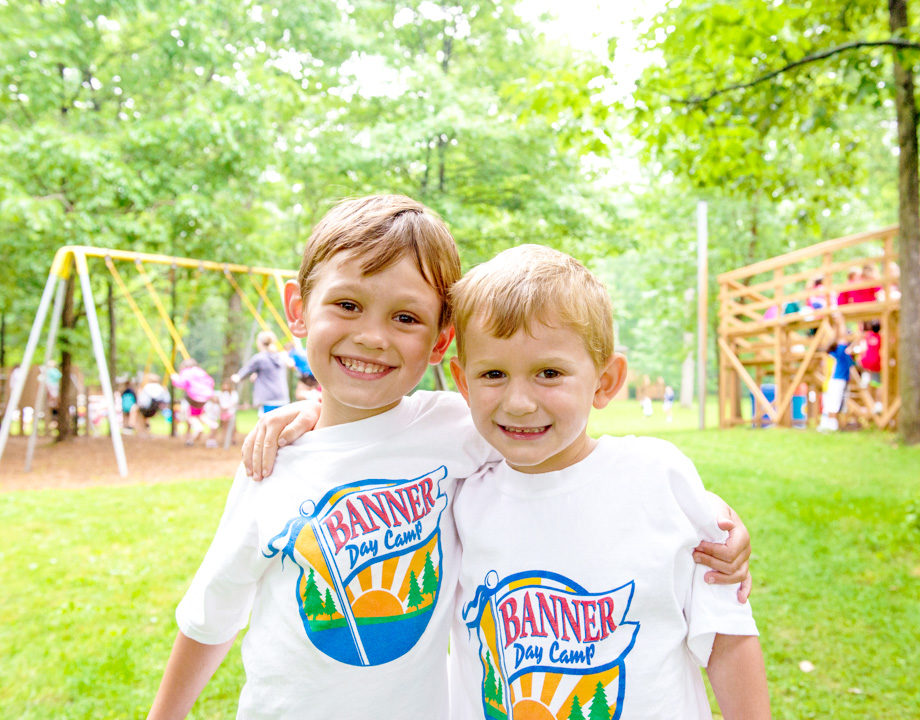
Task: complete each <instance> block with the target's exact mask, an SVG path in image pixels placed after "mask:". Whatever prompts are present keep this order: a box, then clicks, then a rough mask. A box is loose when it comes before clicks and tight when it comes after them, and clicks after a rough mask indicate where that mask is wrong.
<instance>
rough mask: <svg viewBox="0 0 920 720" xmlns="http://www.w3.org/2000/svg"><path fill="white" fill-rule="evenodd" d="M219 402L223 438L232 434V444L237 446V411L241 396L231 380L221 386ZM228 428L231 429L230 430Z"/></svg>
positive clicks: (225, 381) (218, 396) (218, 395)
mask: <svg viewBox="0 0 920 720" xmlns="http://www.w3.org/2000/svg"><path fill="white" fill-rule="evenodd" d="M217 402H218V404H219V405H220V429H221V436H222V437H225V436H226V435H225V434H226V433H227V432H229V433H230V444H231V445H235V444H236V409H237V407H238V406H239V404H240V395H239V393H238V392H237V391H236V389H235V388H234V387H233V384H232V383H231V382H230V381H229V380H224V381H223V382H222V383H221V384H220V391H219V392H218V393H217ZM228 428H230V429H229V430H228Z"/></svg>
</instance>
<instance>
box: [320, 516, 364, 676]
mask: <svg viewBox="0 0 920 720" xmlns="http://www.w3.org/2000/svg"><path fill="white" fill-rule="evenodd" d="M310 504H311V505H312V503H310ZM304 509H305V510H306V509H307V508H304ZM309 512H310V527H312V528H313V534H314V536H315V537H316V541H317V544H318V545H319V549H320V552H322V554H323V559H324V560H325V561H326V567H328V568H329V576H330V577H331V578H332V585H333V587H334V588H335V594H336V596H337V597H338V599H339V608H340V609H341V611H342V615H344V616H345V622H347V623H348V629H349V630H350V631H351V639H352V641H353V642H354V644H355V649H356V650H357V651H358V657H359V658H360V659H361V664H362V665H364V666H368V665H370V664H371V663H370V660H368V658H367V652H366V651H365V650H364V645H363V644H362V643H361V636H360V635H359V634H358V623H357V621H356V620H355V616H354V613H353V612H352V611H351V603H349V602H348V594H347V593H346V592H345V585H344V584H343V583H342V577H341V576H340V575H339V567H338V565H337V564H336V562H335V556H334V554H333V552H332V548H331V547H329V539H328V538H327V537H326V535H325V534H324V533H323V529H322V527H321V526H320V523H319V518H317V517H315V516H313V508H309Z"/></svg>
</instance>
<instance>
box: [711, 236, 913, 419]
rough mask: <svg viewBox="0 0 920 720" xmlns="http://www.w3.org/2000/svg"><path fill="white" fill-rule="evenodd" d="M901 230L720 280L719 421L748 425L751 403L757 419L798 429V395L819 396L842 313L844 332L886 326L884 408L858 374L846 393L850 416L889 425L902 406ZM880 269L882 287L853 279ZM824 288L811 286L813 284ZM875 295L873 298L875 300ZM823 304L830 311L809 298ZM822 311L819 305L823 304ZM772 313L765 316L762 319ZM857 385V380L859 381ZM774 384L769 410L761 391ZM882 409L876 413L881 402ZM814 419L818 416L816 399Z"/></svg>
mask: <svg viewBox="0 0 920 720" xmlns="http://www.w3.org/2000/svg"><path fill="white" fill-rule="evenodd" d="M897 233H898V228H897V226H891V227H888V228H884V229H882V230H877V231H872V232H866V233H860V234H857V235H850V236H847V237H842V238H838V239H836V240H828V241H826V242H822V243H818V244H817V245H812V246H810V247H807V248H802V249H800V250H795V251H793V252H790V253H786V254H785V255H780V256H777V257H774V258H770V259H769V260H764V261H763V262H759V263H755V264H753V265H748V266H746V267H743V268H738V269H737V270H732V271H731V272H727V273H723V274H722V275H719V277H718V281H719V303H720V310H719V339H718V344H719V423H720V425H721V426H722V427H731V426H733V425H739V424H742V423H749V422H751V419H750V418H743V417H742V405H743V404H746V403H747V402H749V401H748V400H747V398H746V397H744V396H746V393H745V390H746V391H748V392H750V394H751V395H752V396H753V397H754V404H755V408H756V411H755V412H754V417H755V418H762V417H763V416H766V418H767V419H768V421H769V422H775V423H778V424H780V425H785V426H789V425H791V424H792V420H793V418H792V403H793V397H794V396H796V395H799V396H800V395H801V394H802V393H803V391H804V394H805V395H806V396H808V395H809V391H813V392H814V396H815V397H816V398H820V394H821V388H822V384H823V381H824V358H825V357H826V353H825V351H826V349H827V347H828V346H829V345H830V344H831V343H832V342H833V341H834V339H835V336H836V331H835V325H836V323H835V320H836V318H837V316H836V315H835V313H839V314H840V316H842V318H843V321H844V322H845V323H846V325H847V327H849V328H853V329H856V328H858V327H859V326H860V325H861V324H862V323H863V322H865V321H872V320H878V321H879V322H880V323H881V331H880V334H881V337H882V346H881V356H882V369H881V388H880V390H879V397H878V400H876V398H874V397H872V395H871V393H870V391H869V390H868V389H865V388H861V387H860V384H859V382H858V375H857V373H856V370H855V368H854V370H853V375H851V382H850V384H849V386H848V390H849V392H848V401H847V402H848V411H849V415H850V417H851V418H852V419H853V420H854V421H858V422H859V423H860V424H863V425H868V424H872V425H876V426H878V427H882V428H885V427H892V426H893V425H894V423H895V422H896V419H897V413H898V409H899V408H900V405H901V401H900V397H899V395H898V389H897V372H896V363H897V346H898V318H899V312H900V294H899V292H898V290H897V283H898V277H897V265H896V264H895V261H896V258H897V251H896V242H897ZM866 266H868V267H870V268H874V270H875V273H876V275H877V278H876V279H872V280H865V279H862V278H855V279H850V278H848V273H849V272H850V271H851V270H853V269H856V270H859V271H860V272H861V271H862V269H863V268H864V267H866ZM817 277H821V278H823V281H824V283H823V285H822V286H821V287H820V288H814V287H811V286H810V285H811V284H812V283H813V282H814V280H815V278H817ZM871 287H879V288H881V290H880V291H879V292H878V293H876V299H875V300H872V301H870V302H854V303H851V304H845V305H840V306H835V302H836V299H837V298H838V296H840V294H841V293H845V292H853V291H857V292H858V291H860V290H866V289H868V288H871ZM869 294H871V293H869ZM816 296H819V297H823V299H824V301H825V307H823V308H818V309H815V308H813V307H811V305H810V304H809V300H810V299H813V298H815V297H816ZM816 304H817V303H816ZM765 315H766V317H765ZM854 380H855V382H853V381H854ZM765 382H769V383H772V384H773V385H774V400H773V402H769V401H768V400H767V398H766V397H765V395H764V393H763V392H762V390H761V386H762V385H763V384H764V383H765ZM879 402H880V403H881V405H880V406H879V405H878V403H879ZM806 409H807V416H808V418H814V417H815V416H816V415H817V414H818V413H819V409H818V407H817V400H816V401H814V402H808V403H807V408H806Z"/></svg>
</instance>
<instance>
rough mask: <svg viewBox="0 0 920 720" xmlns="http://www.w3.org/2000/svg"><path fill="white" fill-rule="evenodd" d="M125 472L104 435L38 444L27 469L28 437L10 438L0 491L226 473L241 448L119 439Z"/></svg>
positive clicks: (231, 469)
mask: <svg viewBox="0 0 920 720" xmlns="http://www.w3.org/2000/svg"><path fill="white" fill-rule="evenodd" d="M123 442H124V447H125V453H126V455H127V458H128V462H129V466H128V467H129V468H130V470H129V474H128V476H127V477H122V476H121V474H120V473H119V472H118V467H117V465H116V464H115V463H114V462H113V460H112V441H111V440H109V438H108V437H80V438H74V439H73V440H71V441H69V442H68V443H67V445H66V447H61V446H59V445H55V444H54V443H53V442H42V443H40V444H39V445H38V446H37V447H36V449H35V454H34V456H33V459H32V470H31V471H30V472H26V471H25V470H24V469H23V468H24V465H25V458H26V451H27V447H28V438H27V437H12V438H10V441H9V444H8V445H7V447H6V452H5V453H4V456H3V463H2V465H0V492H7V491H11V490H39V489H47V488H82V487H91V486H96V485H118V484H124V483H129V482H130V483H155V482H156V483H160V482H172V481H175V480H188V479H190V478H199V479H202V480H205V479H211V478H219V477H229V476H232V475H233V474H234V472H235V471H236V467H237V465H239V463H240V446H239V445H238V444H237V445H231V446H230V447H229V448H227V449H224V448H223V447H222V446H219V447H216V448H206V447H204V446H203V445H197V446H195V447H185V446H184V444H183V440H182V438H181V437H177V438H170V437H168V436H152V437H136V436H130V435H128V436H125V437H124V438H123Z"/></svg>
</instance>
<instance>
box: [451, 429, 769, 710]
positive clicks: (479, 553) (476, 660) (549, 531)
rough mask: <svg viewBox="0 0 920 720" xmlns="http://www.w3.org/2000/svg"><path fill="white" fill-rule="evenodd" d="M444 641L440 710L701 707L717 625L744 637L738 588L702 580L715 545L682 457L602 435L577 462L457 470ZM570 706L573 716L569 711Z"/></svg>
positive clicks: (748, 619)
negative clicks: (450, 617)
mask: <svg viewBox="0 0 920 720" xmlns="http://www.w3.org/2000/svg"><path fill="white" fill-rule="evenodd" d="M454 518H455V521H456V523H457V531H458V533H459V536H460V541H461V544H462V546H463V558H462V561H461V571H460V585H459V588H458V602H457V606H456V612H455V619H454V623H453V630H452V632H453V635H452V641H451V693H452V698H451V699H452V717H453V718H455V720H470V719H471V718H477V719H481V718H490V719H491V718H498V717H501V718H504V717H506V714H507V707H508V704H509V701H508V699H509V698H510V704H511V705H512V706H513V709H514V713H513V716H514V717H560V718H569V717H572V716H575V717H581V716H583V717H585V718H589V717H596V716H598V715H595V713H594V712H593V711H591V707H592V704H595V703H597V702H603V703H605V705H606V709H605V714H603V717H608V718H610V717H612V718H618V720H627V719H630V718H632V719H641V720H652V719H654V718H660V719H661V720H682V719H690V718H694V719H695V718H709V717H711V715H710V711H709V704H708V702H707V699H706V693H705V690H704V686H703V682H702V677H701V675H700V669H699V666H700V665H706V664H707V662H708V658H709V653H710V651H711V649H712V641H713V638H714V634H715V633H717V632H718V633H723V634H732V635H756V634H757V629H756V626H755V625H754V620H753V617H752V616H751V611H750V607H749V606H748V605H742V604H740V603H739V602H738V601H737V598H736V595H735V593H736V591H737V586H734V587H732V586H725V585H707V584H706V583H705V582H704V581H703V575H704V574H705V572H706V570H707V568H705V567H701V566H698V565H696V564H695V563H694V562H693V558H692V554H691V550H692V549H693V548H694V547H695V546H696V545H697V543H698V542H699V541H700V540H701V539H704V538H705V539H710V540H720V541H721V540H723V539H724V536H725V533H724V532H723V531H721V530H720V529H719V528H718V525H717V524H716V517H715V511H714V509H713V508H712V507H711V504H710V496H709V495H708V494H707V493H706V492H705V490H704V489H703V485H702V483H701V482H700V479H699V476H698V475H697V473H696V470H695V469H694V467H693V464H692V463H691V462H690V461H689V460H688V459H687V458H686V457H685V456H684V455H682V454H681V453H680V452H679V451H678V450H677V449H676V448H675V447H674V446H673V445H671V444H670V443H667V442H664V441H661V440H655V439H653V438H635V437H626V438H613V437H603V438H601V439H600V440H599V442H598V446H597V447H596V448H595V449H594V451H593V452H592V453H591V454H590V455H589V456H588V457H587V458H585V459H584V460H582V461H581V462H579V463H576V464H575V465H573V466H571V467H569V468H566V469H564V470H561V471H558V472H550V473H542V474H533V475H532V474H524V473H519V472H516V471H514V470H512V469H511V468H509V467H508V466H507V465H506V464H505V463H501V464H498V465H496V466H494V467H491V468H488V469H484V470H483V471H482V472H480V473H477V474H476V475H474V476H473V477H470V478H469V479H467V480H466V481H465V482H464V484H463V486H462V488H461V489H460V490H459V492H458V496H457V501H456V503H455V504H454ZM573 704H577V705H578V706H579V707H580V709H581V716H579V715H577V713H575V714H573V708H572V706H573Z"/></svg>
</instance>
